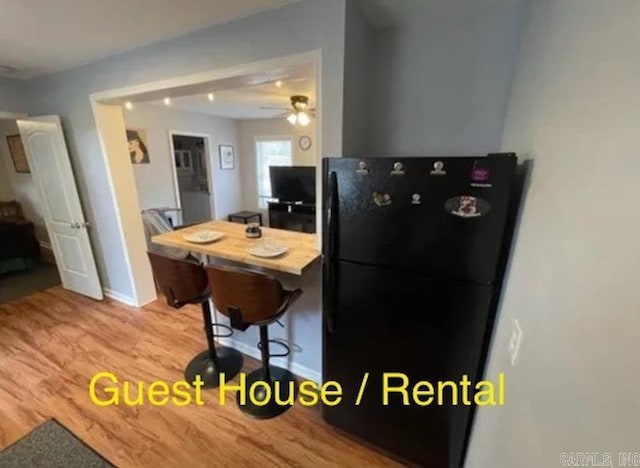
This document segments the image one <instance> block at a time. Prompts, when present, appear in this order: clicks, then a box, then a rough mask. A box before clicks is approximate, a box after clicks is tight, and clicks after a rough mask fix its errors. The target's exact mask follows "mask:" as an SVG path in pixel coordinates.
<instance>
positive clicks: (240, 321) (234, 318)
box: [206, 265, 302, 419]
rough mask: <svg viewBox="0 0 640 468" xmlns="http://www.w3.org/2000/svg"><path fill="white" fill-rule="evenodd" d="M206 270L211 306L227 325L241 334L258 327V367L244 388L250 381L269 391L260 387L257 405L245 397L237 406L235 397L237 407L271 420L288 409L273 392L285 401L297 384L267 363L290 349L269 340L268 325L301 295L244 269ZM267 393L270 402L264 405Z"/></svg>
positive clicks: (269, 278)
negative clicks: (273, 349)
mask: <svg viewBox="0 0 640 468" xmlns="http://www.w3.org/2000/svg"><path fill="white" fill-rule="evenodd" d="M206 271H207V275H208V277H209V286H210V288H211V296H212V298H213V303H214V304H215V306H216V309H217V310H219V311H220V312H221V313H222V314H224V315H226V316H227V317H229V320H230V322H231V326H232V327H233V328H235V329H238V330H242V331H244V330H246V329H247V328H248V327H249V326H251V325H256V326H259V327H260V342H259V343H258V349H260V352H261V357H262V368H261V369H258V370H256V371H254V372H251V373H250V374H249V375H247V379H246V387H247V388H250V387H251V385H252V384H253V383H254V382H258V381H260V382H264V383H265V384H266V385H268V386H269V387H270V392H267V390H266V389H265V388H264V386H261V387H259V390H258V391H257V392H256V395H255V397H256V400H258V401H259V403H261V404H255V403H254V402H253V401H251V399H249V398H247V400H246V402H245V404H241V402H240V399H239V398H237V399H236V400H237V402H238V406H239V407H240V409H241V410H242V411H243V412H244V413H245V414H247V415H249V416H252V417H255V418H258V419H268V418H273V417H275V416H278V415H280V414H282V413H284V412H285V411H286V410H287V409H289V408H290V406H280V405H278V404H277V403H276V398H275V397H274V395H275V392H276V391H277V392H278V394H279V396H280V398H279V399H280V401H287V399H288V398H289V396H290V393H291V391H293V392H297V382H296V379H295V376H294V375H293V374H292V373H291V372H289V371H288V370H286V369H283V368H281V367H276V366H272V365H270V364H269V359H270V358H271V357H285V356H288V355H289V353H290V349H289V347H288V346H287V345H285V344H284V343H282V342H280V341H275V342H274V341H273V340H269V335H268V325H269V324H271V323H273V322H275V321H277V320H278V318H280V317H281V316H282V315H283V314H284V313H285V312H286V311H287V310H288V309H289V307H291V305H292V304H293V303H294V302H295V301H296V300H297V299H298V298H299V297H300V296H301V295H302V290H301V289H296V290H293V291H287V290H285V289H284V288H283V287H282V284H281V283H280V281H278V280H277V279H275V278H273V277H271V276H267V275H264V274H261V273H256V272H251V271H246V270H239V269H235V268H229V267H221V266H217V265H209V266H207V267H206ZM269 343H277V344H278V345H280V346H282V347H284V348H285V352H284V353H280V354H270V353H269ZM276 383H277V385H276ZM268 393H270V399H269V401H268V402H267V403H266V404H265V403H264V400H265V399H267V397H268Z"/></svg>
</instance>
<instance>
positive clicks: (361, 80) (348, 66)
mask: <svg viewBox="0 0 640 468" xmlns="http://www.w3.org/2000/svg"><path fill="white" fill-rule="evenodd" d="M373 47H374V29H373V27H372V26H371V24H369V22H368V21H367V19H366V18H365V15H364V12H363V10H362V9H361V7H360V3H359V2H356V1H352V2H347V9H346V15H345V42H344V110H343V128H342V132H343V134H342V142H343V155H345V156H349V155H353V156H356V155H363V154H369V153H370V152H371V147H372V144H371V143H372V142H371V139H370V137H369V118H370V111H371V109H372V104H373V103H372V102H371V100H372V96H371V92H372V75H371V70H372V64H373V54H374V53H375V52H376V51H375V50H374V48H373Z"/></svg>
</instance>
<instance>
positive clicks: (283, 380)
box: [236, 325, 298, 419]
mask: <svg viewBox="0 0 640 468" xmlns="http://www.w3.org/2000/svg"><path fill="white" fill-rule="evenodd" d="M278 344H280V345H281V346H285V345H284V344H283V343H278ZM259 347H260V352H261V355H262V368H261V369H257V370H255V371H253V372H251V373H250V374H249V375H247V381H246V389H247V399H246V402H245V404H244V405H243V404H241V403H240V398H236V401H237V402H238V407H239V408H240V411H242V412H243V413H244V414H246V415H247V416H251V417H253V418H256V419H271V418H275V417H276V416H279V415H281V414H282V413H284V412H285V411H287V410H288V409H289V408H291V405H290V404H288V403H287V402H291V403H292V402H293V401H294V400H295V398H296V396H297V394H298V382H297V381H296V378H295V376H294V375H293V374H292V373H291V372H289V371H288V370H287V369H283V368H281V367H277V366H272V365H270V364H269V359H270V358H271V357H274V356H287V355H288V354H289V350H288V347H287V352H286V353H284V354H270V353H269V334H268V329H267V326H266V325H261V326H260V346H259ZM285 347H286V346H285ZM255 382H265V383H266V384H267V385H268V386H269V389H270V391H267V389H266V388H265V386H264V385H260V386H258V387H257V389H256V391H255V392H254V395H253V397H254V398H253V401H252V399H251V398H250V397H249V393H250V392H249V389H250V388H251V386H252V385H253V384H254V383H255ZM276 392H277V394H276ZM267 397H269V401H268V402H266V403H263V402H264V401H265V400H266V399H267ZM279 402H280V403H281V402H285V404H279ZM256 403H257V404H256Z"/></svg>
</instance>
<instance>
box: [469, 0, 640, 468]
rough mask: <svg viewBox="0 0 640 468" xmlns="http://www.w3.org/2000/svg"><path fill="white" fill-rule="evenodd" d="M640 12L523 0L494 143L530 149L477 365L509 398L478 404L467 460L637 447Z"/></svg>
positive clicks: (482, 467) (556, 456)
mask: <svg viewBox="0 0 640 468" xmlns="http://www.w3.org/2000/svg"><path fill="white" fill-rule="evenodd" d="M639 18H640V3H638V2H634V1H629V0H608V1H606V2H603V1H601V0H535V1H533V2H532V10H531V14H530V16H529V20H528V25H527V28H526V31H525V35H524V42H523V48H522V51H521V53H520V54H519V61H518V66H517V74H516V78H515V82H514V89H513V93H512V94H511V99H510V104H509V110H508V115H507V121H506V127H505V132H504V139H503V142H502V145H503V148H508V149H514V150H517V151H518V152H519V153H520V154H521V155H522V156H524V157H528V158H531V159H532V161H533V169H532V172H531V180H530V185H529V189H528V194H527V197H526V202H525V206H524V211H523V212H522V219H521V223H520V229H519V233H518V236H517V239H516V244H515V252H514V254H513V259H512V265H511V268H510V274H509V276H508V279H507V283H506V290H505V293H504V300H503V303H502V307H501V311H500V318H499V322H498V325H497V330H496V334H495V339H494V346H493V350H492V353H491V359H490V363H489V372H488V377H489V378H495V377H496V374H497V373H498V372H501V371H504V372H505V373H506V381H507V391H506V402H507V403H506V406H504V407H502V408H482V409H480V410H479V412H478V415H477V416H478V417H477V420H476V425H475V428H474V431H473V438H472V443H471V447H470V452H469V461H468V463H467V467H468V468H476V467H477V468H486V467H493V468H512V467H520V468H539V467H551V466H560V462H561V459H560V454H561V452H570V451H589V452H590V451H598V452H605V451H608V452H612V454H613V462H614V464H613V465H612V466H620V465H618V458H617V457H618V455H617V452H618V451H632V452H637V451H638V448H639V446H638V442H639V441H640V429H638V421H640V405H639V404H638V395H637V394H638V391H637V389H638V388H640V372H639V369H640V358H639V356H640V354H639V353H638V343H640V314H639V313H638V312H639V311H640V293H639V292H638V285H637V283H638V278H640V256H639V255H638V252H637V251H638V248H637V243H638V233H639V232H640V218H639V217H638V209H637V206H636V205H635V203H634V201H635V199H636V197H637V193H638V178H639V176H640V158H638V154H637V152H638V135H639V134H640V133H639V128H640V113H639V109H640V86H639V85H638V77H639V76H640V61H638V44H640V28H638V19H639ZM514 318H517V319H518V320H519V322H520V324H521V326H522V330H523V333H524V338H523V340H522V345H521V349H520V359H519V362H518V363H517V365H516V366H515V367H511V365H510V363H509V359H508V355H507V343H508V339H509V335H510V333H511V321H512V319H514ZM626 466H628V465H626Z"/></svg>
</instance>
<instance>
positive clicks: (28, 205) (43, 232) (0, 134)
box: [0, 120, 49, 242]
mask: <svg viewBox="0 0 640 468" xmlns="http://www.w3.org/2000/svg"><path fill="white" fill-rule="evenodd" d="M16 134H18V126H17V125H16V122H15V120H0V159H1V160H0V200H3V201H7V200H13V199H15V200H17V201H19V202H20V205H21V206H22V211H23V212H24V215H25V217H26V218H27V219H28V220H29V221H31V222H33V224H34V225H35V234H36V237H37V239H38V240H39V241H41V242H49V236H48V234H47V228H46V224H45V221H44V205H43V203H42V198H41V197H40V192H39V191H38V187H37V186H36V183H35V181H34V179H33V176H32V175H31V174H30V173H26V174H25V173H19V172H16V169H15V166H14V165H13V159H12V158H11V153H10V152H9V145H8V144H7V135H16ZM3 179H4V180H3Z"/></svg>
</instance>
